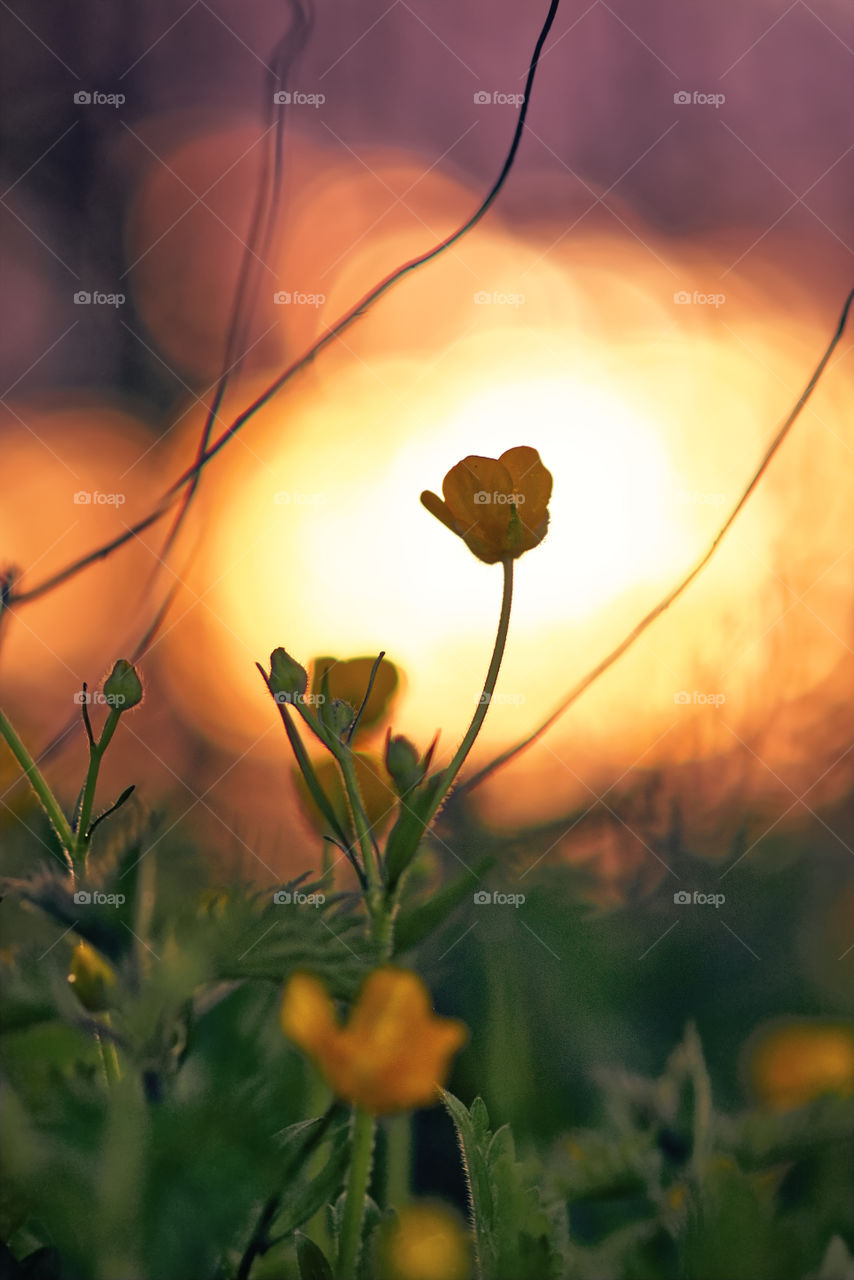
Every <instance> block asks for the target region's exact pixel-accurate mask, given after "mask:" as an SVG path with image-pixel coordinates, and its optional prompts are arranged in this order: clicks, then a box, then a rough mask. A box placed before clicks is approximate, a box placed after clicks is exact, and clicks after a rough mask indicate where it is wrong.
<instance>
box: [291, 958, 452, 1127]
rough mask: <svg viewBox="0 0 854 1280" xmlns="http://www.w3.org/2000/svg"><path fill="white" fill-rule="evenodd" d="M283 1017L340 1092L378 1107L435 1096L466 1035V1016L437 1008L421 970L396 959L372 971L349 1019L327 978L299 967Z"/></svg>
mask: <svg viewBox="0 0 854 1280" xmlns="http://www.w3.org/2000/svg"><path fill="white" fill-rule="evenodd" d="M281 1025H282V1030H283V1031H284V1033H285V1035H286V1036H287V1037H288V1038H289V1039H290V1040H293V1042H294V1044H297V1045H299V1047H300V1048H301V1049H303V1050H304V1052H305V1053H307V1054H308V1056H309V1057H310V1058H312V1059H313V1061H314V1062H315V1063H316V1064H317V1066H318V1067H319V1068H320V1071H321V1072H322V1074H323V1076H324V1077H325V1079H326V1081H327V1083H328V1084H329V1086H330V1088H331V1089H332V1091H333V1092H334V1093H335V1094H337V1096H338V1097H339V1098H343V1099H344V1101H345V1102H349V1103H351V1104H352V1105H353V1106H356V1107H360V1108H361V1109H362V1110H363V1111H370V1112H372V1113H373V1114H375V1115H385V1114H387V1113H389V1112H394V1111H409V1110H411V1109H412V1108H414V1107H424V1106H430V1105H431V1104H432V1103H434V1102H436V1101H437V1091H438V1089H439V1088H440V1087H441V1086H443V1085H444V1082H445V1079H446V1077H447V1075H448V1071H449V1069H450V1065H451V1058H452V1057H453V1055H454V1054H455V1053H456V1052H457V1050H458V1049H459V1048H460V1047H461V1045H462V1044H463V1042H464V1041H465V1039H466V1029H465V1027H464V1026H463V1024H462V1023H461V1022H457V1021H456V1020H454V1019H451V1018H440V1017H437V1016H436V1014H434V1012H433V1010H432V1007H431V1004H430V996H429V992H428V991H427V988H426V987H425V986H424V983H423V982H422V981H421V979H420V978H419V977H418V976H417V974H414V973H411V972H409V971H407V970H404V969H396V968H393V967H391V966H386V967H385V968H382V969H376V970H375V971H374V972H373V973H372V974H370V975H369V977H368V978H367V979H366V981H365V983H364V985H363V987H362V990H361V992H360V994H359V997H358V999H357V1001H356V1003H355V1005H354V1007H353V1009H352V1011H351V1013H350V1017H349V1020H348V1022H347V1023H346V1025H345V1026H341V1024H340V1023H339V1021H338V1018H337V1015H336V1012H335V1006H334V1004H333V1003H332V999H331V997H330V996H329V993H328V991H327V990H326V988H325V987H324V985H323V983H322V982H320V981H319V980H318V979H317V978H315V977H313V976H312V975H311V974H307V973H297V974H294V976H293V977H292V978H291V979H290V981H289V982H288V985H287V987H286V988H285V994H284V999H283V1001H282V1009H281Z"/></svg>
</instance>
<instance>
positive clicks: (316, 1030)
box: [279, 973, 340, 1065]
mask: <svg viewBox="0 0 854 1280" xmlns="http://www.w3.org/2000/svg"><path fill="white" fill-rule="evenodd" d="M279 1018H280V1023H281V1027H282V1030H283V1031H284V1033H285V1035H286V1036H287V1037H288V1039H289V1040H293V1042H294V1044H296V1045H299V1047H300V1048H301V1049H304V1050H305V1052H306V1053H308V1054H310V1055H311V1056H312V1057H316V1058H318V1059H319V1060H321V1059H322V1056H323V1054H324V1053H325V1052H326V1051H327V1050H328V1048H329V1046H330V1045H331V1044H332V1043H333V1042H334V1039H335V1036H336V1035H338V1034H339V1032H340V1028H339V1026H338V1021H337V1019H336V1017H335V1006H334V1004H333V1003H332V1000H331V999H330V996H329V993H328V992H327V990H326V988H325V987H324V985H323V983H322V982H320V981H319V980H318V979H317V978H315V977H312V975H311V974H310V973H295V974H294V975H293V977H292V978H291V979H290V981H289V982H288V985H287V986H286V987H285V994H284V996H283V998H282V1008H281V1012H280V1016H279ZM321 1065H322V1062H321Z"/></svg>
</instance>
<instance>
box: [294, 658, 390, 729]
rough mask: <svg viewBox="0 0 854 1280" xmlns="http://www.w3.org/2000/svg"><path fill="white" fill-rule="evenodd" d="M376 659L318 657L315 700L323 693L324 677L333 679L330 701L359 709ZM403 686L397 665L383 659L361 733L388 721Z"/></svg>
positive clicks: (314, 668)
mask: <svg viewBox="0 0 854 1280" xmlns="http://www.w3.org/2000/svg"><path fill="white" fill-rule="evenodd" d="M375 661H376V659H375V658H348V659H347V660H346V661H342V662H339V660H338V659H337V658H315V659H314V662H313V663H312V664H311V668H312V672H311V692H312V694H314V696H315V697H319V696H320V695H321V694H322V693H323V676H324V674H326V675H327V677H328V680H329V685H328V688H329V696H330V698H340V699H341V701H342V702H349V704H350V706H351V707H353V708H354V709H355V710H358V708H359V707H360V706H361V705H362V702H363V700H364V697H365V692H366V691H367V688H368V682H369V681H370V678H371V671H372V670H373V666H374V662H375ZM399 685H400V674H399V672H398V669H397V667H396V666H395V665H394V663H393V662H389V660H388V658H383V660H382V662H381V663H380V664H379V666H378V667H377V674H376V676H375V677H374V683H373V687H372V689H371V696H370V697H369V698H368V701H367V704H366V706H365V709H364V711H363V712H362V715H361V718H360V720H359V730H360V731H361V730H363V729H370V728H372V727H374V726H375V725H377V724H379V723H380V722H381V721H382V720H384V719H385V718H386V716H387V715H388V712H389V710H390V706H391V702H392V700H393V698H394V697H395V695H396V694H397V691H398V687H399Z"/></svg>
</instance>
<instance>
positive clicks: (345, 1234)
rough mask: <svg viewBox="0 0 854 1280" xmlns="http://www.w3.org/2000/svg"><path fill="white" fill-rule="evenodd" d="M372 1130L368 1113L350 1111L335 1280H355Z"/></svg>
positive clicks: (357, 1110)
mask: <svg viewBox="0 0 854 1280" xmlns="http://www.w3.org/2000/svg"><path fill="white" fill-rule="evenodd" d="M376 1127H377V1122H376V1117H375V1116H373V1115H371V1113H370V1112H368V1111H362V1110H360V1109H359V1108H356V1109H355V1110H354V1112H353V1147H352V1151H351V1153H350V1178H349V1181H348V1183H347V1197H346V1199H345V1201H344V1216H343V1218H342V1220H341V1237H340V1240H339V1244H338V1265H337V1267H336V1268H335V1280H356V1265H357V1263H358V1261H359V1248H360V1246H361V1243H362V1219H363V1217H364V1213H365V1196H366V1195H367V1191H368V1180H369V1178H370V1176H371V1163H372V1160H373V1155H374V1135H375V1133H376Z"/></svg>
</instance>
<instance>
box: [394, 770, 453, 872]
mask: <svg viewBox="0 0 854 1280" xmlns="http://www.w3.org/2000/svg"><path fill="white" fill-rule="evenodd" d="M444 776H445V775H444V772H442V771H441V770H440V771H438V772H436V773H434V774H431V775H430V777H429V778H425V779H424V781H423V782H422V783H421V785H420V787H418V788H417V789H416V790H414V791H412V792H410V794H409V796H408V797H407V799H406V800H405V801H404V802H403V803H402V804H401V807H400V817H399V818H398V819H397V821H396V822H395V824H394V826H393V827H392V829H391V831H390V832H389V836H388V840H387V841H386V852H385V874H386V884H387V885H388V888H389V891H390V892H393V891H394V889H396V888H397V885H398V884H399V883H400V879H401V876H402V875H403V874H404V872H405V871H406V870H407V868H408V867H409V865H410V863H411V862H412V859H413V858H414V857H415V855H416V853H417V852H418V846H419V845H420V843H421V841H422V839H423V838H424V831H425V829H426V826H427V821H428V815H429V814H430V813H431V811H432V808H433V804H434V802H435V800H436V798H437V797H438V795H439V792H440V791H441V788H442V783H443V779H444Z"/></svg>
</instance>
